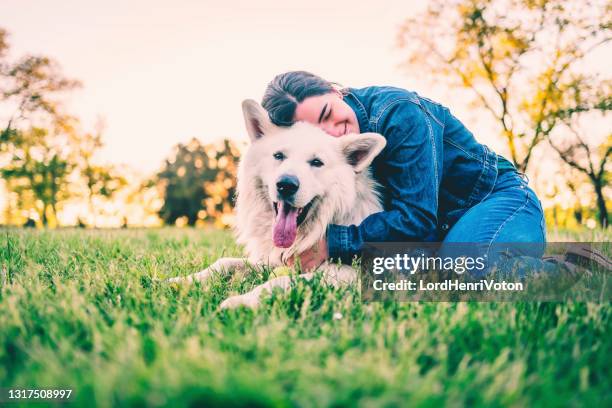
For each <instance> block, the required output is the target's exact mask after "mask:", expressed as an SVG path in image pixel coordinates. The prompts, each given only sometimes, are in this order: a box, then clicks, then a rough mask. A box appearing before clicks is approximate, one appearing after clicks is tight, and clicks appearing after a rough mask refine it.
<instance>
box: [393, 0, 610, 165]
mask: <svg viewBox="0 0 612 408" xmlns="http://www.w3.org/2000/svg"><path fill="white" fill-rule="evenodd" d="M611 10H612V6H611V3H609V2H608V1H583V0H579V1H578V0H577V1H564V0H550V1H547V0H451V1H446V0H433V1H432V2H431V3H430V5H429V7H428V8H427V10H426V11H425V12H423V13H421V14H417V15H415V16H413V17H411V18H408V19H407V20H406V21H405V23H404V24H403V26H402V27H401V29H400V32H399V35H398V39H399V46H400V47H401V48H402V49H405V50H406V51H407V52H408V60H407V63H408V64H407V65H408V66H409V67H411V68H414V69H416V70H418V71H419V72H420V73H421V72H427V73H430V74H431V76H432V78H435V79H436V80H439V81H440V80H441V81H446V82H448V83H450V84H451V85H454V86H457V87H459V88H463V89H467V90H469V91H470V92H471V93H472V95H473V96H474V100H473V103H474V104H475V105H476V106H478V107H481V108H484V109H485V110H486V111H487V112H489V114H490V115H491V117H493V118H494V119H495V121H496V122H497V123H498V125H499V127H500V130H501V133H502V134H503V136H504V138H505V140H506V143H507V146H508V150H509V152H510V157H511V159H512V161H513V162H514V163H515V165H516V166H517V168H518V169H519V170H521V171H523V172H525V171H526V170H527V168H528V166H529V163H530V159H531V157H532V152H533V150H534V148H535V147H536V146H537V145H538V144H539V143H540V142H542V141H543V140H545V139H546V138H547V137H548V136H549V135H550V134H551V132H552V130H553V129H554V127H555V126H556V125H557V124H558V121H557V120H556V119H554V117H555V114H554V112H557V111H560V110H564V109H567V108H569V107H570V106H572V105H573V104H574V103H575V102H576V101H575V100H574V101H567V100H566V99H565V98H563V97H562V96H563V95H564V92H563V91H564V90H567V89H576V90H579V89H580V87H581V86H582V85H583V84H584V83H586V82H588V81H593V80H594V79H595V76H593V75H590V76H589V75H584V74H583V75H582V76H580V75H577V72H579V71H580V64H581V62H582V61H583V60H584V58H585V57H586V56H588V55H589V54H590V53H592V51H593V50H595V49H597V48H599V47H601V46H602V45H604V44H606V43H608V42H609V41H610V39H611V29H612V24H611V16H612V13H610V11H611ZM575 95H579V96H580V97H582V95H580V93H579V92H578V94H575ZM563 103H569V105H563ZM583 106H585V107H587V106H592V105H590V104H588V103H586V104H583Z"/></svg>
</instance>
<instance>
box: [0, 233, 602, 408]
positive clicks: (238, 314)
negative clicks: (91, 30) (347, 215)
mask: <svg viewBox="0 0 612 408" xmlns="http://www.w3.org/2000/svg"><path fill="white" fill-rule="evenodd" d="M0 234H1V235H0V267H1V268H2V269H1V270H0V285H1V287H0V387H18V388H41V387H44V388H70V389H73V390H74V391H73V392H74V399H73V401H74V403H75V405H74V406H92V405H97V406H145V405H146V406H194V405H204V406H218V405H224V406H225V405H229V406H330V405H335V406H344V405H360V406H368V407H369V406H407V405H410V406H432V407H434V406H436V407H437V406H440V405H447V406H465V405H469V406H516V407H525V406H592V407H599V406H611V404H612V394H611V390H612V380H611V379H612V372H611V367H612V340H611V335H612V330H611V329H612V325H611V317H612V316H611V310H612V309H611V307H610V303H518V304H517V303H386V304H380V303H376V304H362V303H361V302H360V300H359V296H358V291H357V289H356V288H349V289H343V290H333V289H329V288H323V287H321V286H319V285H317V283H316V282H309V283H306V282H297V283H296V285H295V287H294V289H293V290H292V291H291V292H290V293H289V294H287V295H280V294H273V295H272V297H270V298H268V300H266V302H265V305H264V306H262V307H261V308H260V309H259V310H258V311H257V312H252V311H250V310H239V311H230V312H219V311H218V310H217V306H218V305H219V304H220V302H221V301H222V300H223V299H224V298H225V297H226V296H228V295H229V294H234V293H238V292H244V291H246V290H248V289H249V288H251V287H252V286H254V285H256V284H258V283H260V282H263V281H264V280H265V279H266V278H267V277H268V275H270V274H273V273H274V272H273V271H263V272H260V273H252V274H250V275H248V276H244V277H234V278H233V279H232V278H230V279H221V278H217V279H216V280H214V281H213V282H212V283H211V285H210V287H203V286H201V285H199V284H195V285H192V286H188V287H182V288H176V287H170V286H168V285H166V284H163V283H160V280H161V279H164V278H166V277H169V276H176V275H185V274H188V273H192V272H195V271H198V270H200V269H202V268H204V267H206V266H207V265H208V264H209V263H211V262H212V261H214V260H215V259H216V258H218V257H220V256H235V255H240V254H241V250H240V248H238V247H237V246H236V245H235V244H234V243H233V240H232V237H231V234H230V233H229V232H222V231H206V230H192V229H171V228H168V229H156V230H97V231H96V230H56V231H36V230H17V229H5V230H0ZM558 236H559V237H561V238H573V239H581V240H584V241H588V240H594V239H596V240H600V241H601V240H607V241H609V240H610V234H609V233H601V232H600V233H597V234H596V235H593V233H587V232H585V233H582V234H578V235H576V234H574V235H572V234H571V233H568V234H566V235H563V234H560V235H558ZM0 405H1V403H0ZM33 405H35V406H40V405H36V404H33Z"/></svg>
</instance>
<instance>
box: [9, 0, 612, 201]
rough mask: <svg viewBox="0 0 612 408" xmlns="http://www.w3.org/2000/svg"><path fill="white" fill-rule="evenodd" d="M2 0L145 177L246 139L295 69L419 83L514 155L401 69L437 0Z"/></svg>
mask: <svg viewBox="0 0 612 408" xmlns="http://www.w3.org/2000/svg"><path fill="white" fill-rule="evenodd" d="M0 2H1V3H0V27H3V28H5V29H7V30H8V31H9V33H10V37H9V43H10V46H11V54H10V55H11V57H19V56H22V55H24V54H43V55H47V56H50V57H53V58H54V59H55V60H56V61H58V62H59V63H60V65H61V67H62V69H63V72H64V73H65V74H66V75H67V76H68V77H71V78H75V79H78V80H80V81H81V82H82V83H83V88H82V89H80V90H77V91H75V92H73V93H71V94H70V95H69V97H68V98H67V106H68V111H69V112H71V113H73V114H76V115H77V116H79V117H80V118H81V120H82V122H83V124H84V127H85V130H91V131H93V130H94V129H95V125H96V123H97V122H98V120H99V119H100V118H101V119H103V121H104V123H105V124H106V129H105V132H104V135H103V140H104V143H105V147H104V148H103V150H102V151H101V152H100V154H99V155H98V159H99V160H100V162H102V163H113V164H119V165H128V166H129V167H130V168H132V169H134V170H135V171H137V172H139V173H141V174H142V175H143V176H145V175H151V174H153V173H154V172H156V171H158V170H159V169H160V168H161V166H162V164H163V161H164V159H165V158H167V157H168V156H169V155H170V154H171V152H172V147H173V146H174V145H176V144H177V143H180V142H187V141H189V140H190V139H191V138H193V137H197V138H199V139H200V140H201V141H203V142H214V141H218V140H220V139H222V138H234V139H246V131H245V128H244V121H243V118H242V112H241V102H242V100H244V99H246V98H252V99H255V100H257V101H260V100H261V97H262V95H263V93H264V90H265V87H266V85H267V84H268V82H269V81H270V80H271V79H272V78H273V77H274V76H275V75H277V74H279V73H282V72H286V71H290V70H307V71H311V72H313V73H316V74H318V75H320V76H322V77H323V78H326V79H328V80H331V81H335V82H338V83H340V84H342V85H344V86H351V87H361V86H368V85H394V86H399V87H403V88H407V89H411V90H415V91H417V92H419V93H420V94H421V95H424V96H428V97H430V98H431V99H434V100H437V101H439V102H441V103H443V104H444V105H446V106H449V107H450V108H451V110H452V111H453V113H454V114H455V115H456V116H457V117H458V118H459V119H461V120H462V121H463V122H464V123H465V124H466V125H467V126H468V128H470V129H471V130H472V132H473V133H474V134H475V135H476V138H477V139H478V140H479V141H480V142H481V143H484V144H487V145H488V146H489V147H491V148H492V149H493V150H495V151H496V152H498V153H500V154H506V153H507V149H506V146H505V144H504V141H503V140H502V139H501V138H500V137H499V135H498V132H497V131H496V130H495V128H494V126H493V124H492V122H491V119H490V118H489V117H488V116H487V114H483V113H482V112H479V111H475V110H473V109H471V108H470V106H469V104H468V101H467V100H466V98H465V96H463V97H462V96H460V94H458V93H457V92H453V91H449V90H448V89H446V88H443V87H435V86H432V84H431V82H428V81H424V80H423V79H424V77H426V75H425V74H426V73H422V74H421V73H417V72H414V71H413V72H411V73H408V72H407V71H406V70H405V68H402V67H401V66H400V65H401V63H402V62H403V61H404V55H403V54H402V50H400V49H398V48H397V46H396V36H397V34H398V32H399V27H400V24H401V23H402V22H403V21H404V19H405V18H407V17H409V16H411V15H414V14H415V13H418V12H419V11H420V10H422V9H423V8H424V7H425V6H426V2H425V1H418V0H378V1H376V2H370V1H361V2H360V1H354V0H336V1H329V0H310V1H308V2H297V1H296V2H290V1H278V0H257V1H252V0H251V1H247V0H227V1H224V2H220V1H211V0H200V1H192V0H176V1H172V2H170V1H158V0H148V1H143V0H129V1H125V0H124V1H118V0H107V1H104V2H101V1H83V0H79V1H77V0H56V1H48V0H0ZM609 50H610V47H608V51H609ZM607 55H609V53H607V54H606V51H605V50H603V49H602V50H600V53H599V56H596V57H595V60H594V61H595V64H594V65H596V66H598V67H600V68H601V70H602V72H606V71H607V72H612V59H611V58H609V56H607ZM606 67H607V68H606ZM549 156H550V157H548V158H547V157H546V153H543V155H542V158H541V159H540V158H536V159H537V161H538V163H539V166H538V168H541V169H543V170H544V171H549V173H550V172H554V171H555V170H554V169H556V168H557V167H555V166H558V163H556V164H555V163H553V162H558V159H555V158H554V157H552V156H551V155H550V154H549ZM536 159H534V160H536ZM546 160H549V161H550V163H553V164H554V165H553V166H548V165H545V164H544V163H545V161H546ZM547 169H548V170H547ZM551 177H552V176H551ZM557 199H561V200H564V199H562V198H560V197H556V198H555V200H557ZM545 200H546V199H545ZM0 201H2V200H1V197H0ZM0 204H1V203H0Z"/></svg>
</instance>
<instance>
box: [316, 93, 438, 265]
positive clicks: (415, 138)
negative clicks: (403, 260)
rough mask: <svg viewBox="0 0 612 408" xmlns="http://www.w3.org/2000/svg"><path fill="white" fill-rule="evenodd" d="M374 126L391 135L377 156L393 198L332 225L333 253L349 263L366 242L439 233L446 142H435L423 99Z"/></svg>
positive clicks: (389, 112)
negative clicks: (361, 216)
mask: <svg viewBox="0 0 612 408" xmlns="http://www.w3.org/2000/svg"><path fill="white" fill-rule="evenodd" d="M375 131H376V132H378V133H381V134H382V135H383V136H385V138H386V139H387V146H386V147H385V149H384V150H383V152H382V153H381V156H380V157H379V158H378V159H377V161H379V170H378V173H379V181H380V182H381V184H383V188H384V189H385V192H386V196H387V197H388V200H386V203H385V204H386V205H385V211H382V212H379V213H375V214H372V215H370V216H368V217H367V218H366V219H365V220H363V222H362V223H361V224H360V225H350V226H342V225H333V224H332V225H329V226H328V228H327V245H328V251H329V256H330V258H334V259H340V260H341V261H342V262H343V263H348V264H350V263H351V262H352V258H353V257H354V256H355V255H358V254H360V252H361V249H362V247H363V244H364V243H365V242H399V241H413V242H426V241H435V239H436V225H437V217H436V214H437V210H438V188H439V177H440V175H439V174H438V173H439V172H440V169H438V165H437V163H438V162H440V160H441V154H442V152H441V149H442V146H441V143H440V144H439V146H436V143H435V137H434V132H433V125H432V122H431V118H430V117H429V116H428V114H427V113H426V112H425V111H424V110H423V109H422V108H421V107H420V106H419V105H417V104H416V103H414V102H411V101H405V100H404V101H400V102H396V103H395V104H393V105H392V106H390V107H388V108H387V109H386V111H385V112H383V114H382V115H381V116H380V120H379V121H378V122H377V124H376V126H375ZM439 139H441V138H440V137H439ZM440 167H441V166H440Z"/></svg>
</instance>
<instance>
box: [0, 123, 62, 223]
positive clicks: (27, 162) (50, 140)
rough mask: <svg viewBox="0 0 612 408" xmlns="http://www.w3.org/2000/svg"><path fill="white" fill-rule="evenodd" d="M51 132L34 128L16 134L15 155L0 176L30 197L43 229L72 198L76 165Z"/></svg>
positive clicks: (16, 190) (20, 194)
mask: <svg viewBox="0 0 612 408" xmlns="http://www.w3.org/2000/svg"><path fill="white" fill-rule="evenodd" d="M53 136H57V135H50V134H49V130H47V129H42V128H31V129H29V130H27V131H19V132H16V133H15V134H14V137H13V140H12V143H13V150H14V153H13V155H12V157H11V159H10V162H9V163H8V165H6V166H5V167H4V168H2V169H0V174H1V175H2V176H3V177H4V178H6V179H7V180H11V181H13V182H14V183H13V188H14V191H15V192H16V193H17V194H18V195H19V196H23V195H25V194H27V193H31V194H32V196H33V198H34V201H33V205H34V207H35V210H36V211H37V212H38V214H39V217H40V218H39V219H40V220H41V222H42V224H43V225H45V226H46V225H49V220H50V219H53V220H54V221H55V218H56V215H57V204H58V203H59V202H60V201H62V200H64V199H66V198H67V197H68V196H69V190H68V184H69V181H68V176H69V175H70V173H71V172H72V170H73V168H74V167H73V164H72V162H71V160H70V159H69V157H68V156H67V154H66V152H65V151H64V149H63V148H62V147H61V145H60V144H59V143H54V142H55V140H54V139H55V138H54V137H53Z"/></svg>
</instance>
